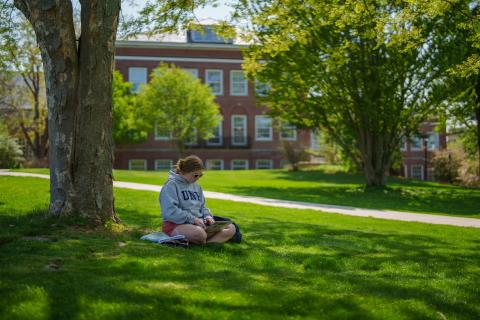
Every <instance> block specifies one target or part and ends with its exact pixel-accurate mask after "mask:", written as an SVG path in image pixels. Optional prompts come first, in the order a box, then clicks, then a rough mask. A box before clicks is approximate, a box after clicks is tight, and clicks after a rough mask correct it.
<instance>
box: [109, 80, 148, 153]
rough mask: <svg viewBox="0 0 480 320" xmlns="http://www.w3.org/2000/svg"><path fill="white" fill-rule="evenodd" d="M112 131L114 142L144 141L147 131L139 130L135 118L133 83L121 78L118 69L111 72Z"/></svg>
mask: <svg viewBox="0 0 480 320" xmlns="http://www.w3.org/2000/svg"><path fill="white" fill-rule="evenodd" d="M112 85H113V92H112V94H113V113H112V125H113V128H112V133H113V140H114V141H115V143H116V144H120V143H134V142H139V141H144V140H146V138H147V132H145V131H142V130H140V128H139V125H138V121H137V120H136V118H135V103H136V99H135V95H134V93H133V92H132V88H133V85H132V84H131V83H130V82H126V81H124V80H123V76H122V74H121V73H120V72H119V71H114V72H113V82H112Z"/></svg>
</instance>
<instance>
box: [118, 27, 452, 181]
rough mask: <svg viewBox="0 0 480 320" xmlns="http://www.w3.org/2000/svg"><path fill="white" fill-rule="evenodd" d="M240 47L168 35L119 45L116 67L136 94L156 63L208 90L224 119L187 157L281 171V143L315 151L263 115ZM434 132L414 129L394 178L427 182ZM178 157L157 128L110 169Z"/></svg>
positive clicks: (438, 138)
mask: <svg viewBox="0 0 480 320" xmlns="http://www.w3.org/2000/svg"><path fill="white" fill-rule="evenodd" d="M243 47H244V46H243V45H239V44H234V43H233V41H231V40H226V41H225V40H224V39H222V38H219V37H217V36H216V35H215V34H214V33H213V32H211V31H210V30H209V31H207V33H204V34H201V33H198V32H195V31H190V32H188V33H187V34H186V37H181V36H180V37H179V36H174V37H173V38H167V39H165V38H162V39H161V40H159V41H151V40H146V41H141V40H134V41H117V46H116V55H115V61H116V69H117V70H119V71H120V72H121V73H122V74H123V76H124V78H125V79H126V80H128V81H130V82H132V83H133V85H134V90H138V87H139V85H140V84H142V83H146V82H147V81H148V76H149V74H150V73H151V72H152V70H153V69H154V68H155V67H157V65H158V64H159V63H160V62H166V63H173V64H175V65H176V66H178V67H181V68H183V69H184V70H185V71H187V72H189V73H191V74H192V75H193V76H195V77H198V78H199V79H201V81H202V82H204V83H207V84H208V85H210V86H211V87H212V90H213V92H214V93H215V95H216V102H217V103H218V104H219V105H220V107H221V114H222V116H223V121H222V123H220V124H219V125H218V127H217V128H216V130H215V137H214V138H212V139H210V140H208V141H203V140H200V139H194V140H192V141H191V143H189V144H188V146H187V150H186V152H187V154H189V153H193V154H196V155H198V156H199V157H201V158H202V159H203V160H204V161H205V162H206V166H207V168H209V169H220V170H223V169H225V170H232V169H269V168H281V167H283V166H284V164H285V163H286V161H285V160H284V159H283V157H282V152H281V150H280V145H281V140H288V141H294V142H295V143H296V144H298V145H300V146H302V147H304V148H311V147H313V148H315V147H316V145H315V144H316V141H315V140H316V139H315V135H313V134H312V132H311V131H309V130H298V129H296V128H295V127H293V126H289V125H288V124H283V125H282V126H279V127H277V126H276V125H275V124H274V123H272V120H271V119H270V118H269V117H267V116H265V114H266V111H267V110H266V109H265V108H261V107H258V106H257V104H256V101H255V92H254V90H255V89H256V88H255V86H254V84H252V83H250V82H247V81H246V80H245V78H244V75H243V71H242V66H241V64H242V63H243V57H242V52H241V50H242V48H243ZM434 127H435V123H434V122H427V123H425V124H424V125H423V126H422V127H421V130H420V131H421V132H423V137H421V136H415V137H413V138H412V141H405V142H404V143H403V146H402V148H401V151H402V158H403V169H402V172H400V175H403V176H404V177H407V178H415V179H421V180H427V179H428V180H431V178H432V174H431V170H430V168H429V167H430V164H429V159H431V157H432V153H433V151H435V150H438V149H443V148H446V137H445V135H444V134H438V133H436V132H435V131H434ZM425 141H426V142H427V143H426V144H425ZM425 145H427V150H425ZM177 158H178V156H177V153H176V149H175V145H174V144H173V142H172V141H171V140H170V139H169V134H168V133H167V132H160V130H155V132H153V133H151V134H150V135H149V137H148V140H147V141H146V142H144V143H138V144H130V145H127V144H124V145H118V146H116V149H115V163H114V166H115V168H117V169H132V170H166V169H168V168H171V167H172V165H173V164H174V163H175V162H176V160H177Z"/></svg>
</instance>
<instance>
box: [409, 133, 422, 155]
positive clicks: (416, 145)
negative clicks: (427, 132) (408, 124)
mask: <svg viewBox="0 0 480 320" xmlns="http://www.w3.org/2000/svg"><path fill="white" fill-rule="evenodd" d="M410 150H412V151H419V150H422V138H421V137H420V136H419V135H414V136H413V138H412V141H411V144H410Z"/></svg>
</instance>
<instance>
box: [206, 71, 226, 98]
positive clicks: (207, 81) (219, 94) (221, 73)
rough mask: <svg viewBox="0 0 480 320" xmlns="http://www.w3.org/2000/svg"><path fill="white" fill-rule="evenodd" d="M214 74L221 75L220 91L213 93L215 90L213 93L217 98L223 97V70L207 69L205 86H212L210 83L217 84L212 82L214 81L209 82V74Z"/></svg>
mask: <svg viewBox="0 0 480 320" xmlns="http://www.w3.org/2000/svg"><path fill="white" fill-rule="evenodd" d="M212 72H219V73H220V91H219V92H215V91H213V88H212V93H213V94H214V95H216V96H221V95H223V70H222V69H206V70H205V84H206V85H207V86H210V83H216V82H212V81H209V80H208V74H209V73H212ZM210 88H211V87H210Z"/></svg>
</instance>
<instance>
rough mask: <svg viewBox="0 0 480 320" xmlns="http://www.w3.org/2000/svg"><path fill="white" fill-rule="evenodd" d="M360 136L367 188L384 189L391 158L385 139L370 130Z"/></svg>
mask: <svg viewBox="0 0 480 320" xmlns="http://www.w3.org/2000/svg"><path fill="white" fill-rule="evenodd" d="M363 131H364V133H363V134H362V135H360V140H359V141H360V144H361V146H360V153H361V156H362V160H363V172H364V176H365V182H366V185H367V187H384V186H386V184H387V171H388V168H389V167H390V157H389V156H388V154H387V152H388V150H387V148H386V146H385V138H383V137H381V136H380V135H378V134H375V133H374V132H370V131H369V130H368V129H367V130H363Z"/></svg>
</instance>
